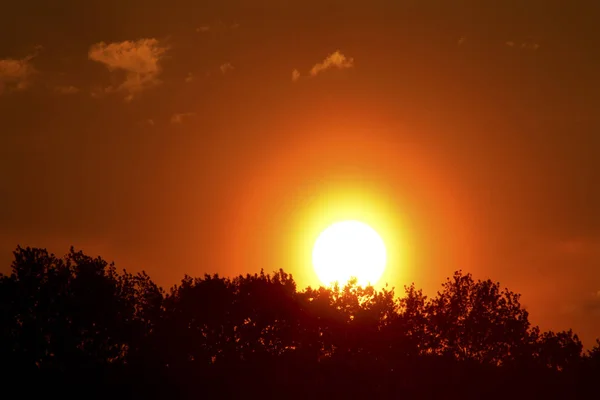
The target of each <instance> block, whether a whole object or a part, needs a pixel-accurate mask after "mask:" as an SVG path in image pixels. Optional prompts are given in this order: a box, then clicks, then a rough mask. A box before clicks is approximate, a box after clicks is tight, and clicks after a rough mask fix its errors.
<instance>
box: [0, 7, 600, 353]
mask: <svg viewBox="0 0 600 400" xmlns="http://www.w3.org/2000/svg"><path fill="white" fill-rule="evenodd" d="M2 14H3V15H10V18H8V19H5V20H3V22H2V24H0V198H1V199H2V200H1V201H2V203H1V207H0V261H1V262H2V265H3V267H2V271H4V272H5V271H6V270H7V269H8V265H9V262H10V259H11V251H12V250H13V249H14V248H15V247H16V245H17V244H21V245H23V246H38V247H47V248H48V249H50V250H52V251H54V252H56V253H58V254H62V253H65V252H66V251H67V250H68V247H69V246H70V245H71V244H73V245H74V246H76V247H77V248H81V249H83V250H84V251H85V252H87V253H90V254H92V255H102V256H103V257H104V258H106V259H108V260H115V261H116V263H117V267H120V268H127V269H128V270H132V271H137V270H141V269H145V270H146V271H148V272H149V273H150V274H151V276H152V277H154V278H155V279H156V280H157V281H158V282H159V283H160V284H162V285H164V286H167V287H168V286H171V285H172V284H174V283H176V282H177V281H178V280H179V279H180V278H181V277H182V276H183V274H184V273H187V274H190V275H201V274H204V273H212V272H218V273H220V274H223V275H233V274H239V273H246V272H254V271H258V270H260V268H264V269H265V270H266V271H272V270H275V269H278V268H280V267H281V268H284V269H286V270H288V271H289V272H292V273H293V274H294V275H295V276H296V277H297V281H298V282H299V283H300V285H302V286H306V285H316V284H318V282H317V281H316V277H315V275H314V273H313V272H312V268H311V265H310V263H309V262H308V260H307V258H306V254H305V253H306V250H307V249H309V247H310V243H309V242H310V240H309V239H310V238H312V237H313V236H314V235H315V234H316V233H318V232H316V231H317V230H318V229H317V228H320V227H321V226H322V225H323V224H325V223H326V222H327V221H328V220H329V219H331V218H334V217H337V216H341V215H342V214H343V212H342V211H344V212H346V213H347V214H352V215H354V216H362V217H365V218H366V219H370V220H371V222H372V223H373V224H374V225H376V228H378V229H379V230H380V231H383V232H381V233H382V235H383V236H384V240H386V244H387V245H388V248H389V249H390V251H391V252H392V253H393V254H394V257H395V258H394V260H393V261H394V262H393V263H392V264H391V265H390V270H389V271H388V272H387V273H386V274H387V275H385V276H384V278H385V280H386V281H389V283H390V284H391V285H393V286H396V287H397V288H399V287H401V286H402V285H404V284H407V283H410V282H412V281H414V282H415V283H416V285H417V286H419V287H422V288H424V290H425V291H426V292H428V293H432V294H433V293H435V290H436V289H437V287H438V285H439V284H441V283H442V282H443V280H444V279H445V277H446V276H449V275H450V274H451V273H452V272H453V271H454V270H456V269H461V268H462V269H463V270H465V271H469V272H472V273H473V274H474V275H475V276H476V277H477V278H487V277H490V278H492V279H494V280H499V281H500V282H501V283H502V284H503V285H506V286H508V287H509V288H511V289H512V290H514V291H517V292H520V293H522V294H523V298H522V302H523V303H524V304H525V305H526V306H527V307H528V308H529V310H530V312H531V314H532V315H531V319H532V321H533V322H534V323H536V324H540V325H541V326H542V327H544V328H553V329H568V328H571V327H572V328H573V329H575V330H576V331H577V332H579V333H580V334H581V336H582V338H583V340H584V342H585V344H586V345H590V344H591V343H592V341H593V339H594V338H595V337H596V336H598V335H600V212H599V211H598V204H600V189H599V188H600V157H599V155H600V136H599V135H600V120H599V114H598V110H600V75H599V74H598V71H599V70H600V59H599V54H600V53H598V49H599V48H600V35H598V34H597V27H596V26H597V21H598V20H600V5H599V4H598V3H597V2H592V1H571V2H563V1H560V2H559V1H551V0H548V1H536V0H530V1H504V2H495V1H494V2H492V1H451V0H448V1H373V2H358V1H344V2H341V1H303V2H295V1H287V2H285V1H274V0H273V1H219V2H217V1H214V2H209V1H206V2H201V1H191V0H173V1H170V2H168V3H165V2H162V1H155V0H146V1H143V2H142V1H137V0H131V1H127V2H117V1H108V0H104V1H95V0H90V1H85V2H83V1H75V0H62V1H56V2H52V4H50V3H49V2H44V1H33V0H31V1H22V2H10V4H7V5H5V6H4V9H3V12H2ZM336 51H338V52H339V53H338V54H337V55H335V56H334V57H332V58H331V59H330V61H329V63H328V62H327V61H326V59H327V57H328V56H330V55H332V54H334V53H335V52H336ZM342 56H343V57H342ZM319 65H320V67H319ZM315 66H317V67H316V68H315ZM293 71H297V73H295V72H293ZM311 71H312V72H313V73H312V74H311ZM298 76H299V77H298ZM340 210H342V211H340ZM344 215H345V214H344ZM307 243H308V244H307ZM309 250H310V249H309Z"/></svg>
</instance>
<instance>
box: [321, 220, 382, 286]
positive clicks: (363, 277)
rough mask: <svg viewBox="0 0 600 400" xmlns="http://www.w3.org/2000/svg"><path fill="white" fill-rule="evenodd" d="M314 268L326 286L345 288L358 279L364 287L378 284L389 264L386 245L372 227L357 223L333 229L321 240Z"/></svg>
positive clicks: (333, 225)
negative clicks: (354, 279) (334, 285)
mask: <svg viewBox="0 0 600 400" xmlns="http://www.w3.org/2000/svg"><path fill="white" fill-rule="evenodd" d="M312 259H313V266H314V268H315V272H316V273H317V276H318V277H319V280H321V282H322V283H323V284H325V285H330V284H333V283H335V282H338V283H339V284H340V285H344V284H345V283H347V282H348V281H349V280H350V279H351V278H356V279H357V281H358V282H357V283H358V284H359V285H362V286H366V285H369V284H375V283H377V281H378V280H379V279H380V278H381V276H382V275H383V272H384V271H385V267H386V262H387V252H386V248H385V244H384V242H383V240H382V239H381V237H380V236H379V234H378V233H377V232H376V231H375V230H374V229H373V228H371V227H370V226H369V225H367V224H365V223H363V222H360V221H355V220H350V221H341V222H337V223H334V224H332V225H330V226H329V227H328V228H327V229H325V230H324V231H323V232H322V233H321V234H320V235H319V237H318V238H317V240H316V242H315V245H314V247H313V253H312Z"/></svg>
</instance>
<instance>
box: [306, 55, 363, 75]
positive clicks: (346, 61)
mask: <svg viewBox="0 0 600 400" xmlns="http://www.w3.org/2000/svg"><path fill="white" fill-rule="evenodd" d="M353 66H354V59H353V58H351V57H350V58H348V57H346V56H345V55H343V54H342V53H341V52H340V51H339V50H337V51H335V52H334V53H332V54H330V55H328V56H327V57H326V58H325V59H324V60H323V61H322V62H320V63H317V64H315V65H314V66H313V67H312V69H311V70H310V75H311V76H317V75H318V74H319V73H321V72H323V71H326V70H328V69H330V68H338V69H346V68H352V67H353Z"/></svg>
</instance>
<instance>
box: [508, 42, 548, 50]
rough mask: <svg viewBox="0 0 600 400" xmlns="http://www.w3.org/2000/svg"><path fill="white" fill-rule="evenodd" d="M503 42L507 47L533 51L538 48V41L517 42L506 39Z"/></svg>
mask: <svg viewBox="0 0 600 400" xmlns="http://www.w3.org/2000/svg"><path fill="white" fill-rule="evenodd" d="M504 44H505V45H506V46H508V47H520V48H521V49H527V50H534V51H535V50H537V49H539V48H540V45H539V43H536V42H522V43H520V44H519V43H517V42H515V41H513V40H507V41H506V42H504Z"/></svg>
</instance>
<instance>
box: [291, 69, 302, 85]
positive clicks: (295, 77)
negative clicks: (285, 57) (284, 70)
mask: <svg viewBox="0 0 600 400" xmlns="http://www.w3.org/2000/svg"><path fill="white" fill-rule="evenodd" d="M298 79H300V71H298V70H297V69H295V70H293V71H292V82H297V81H298Z"/></svg>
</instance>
